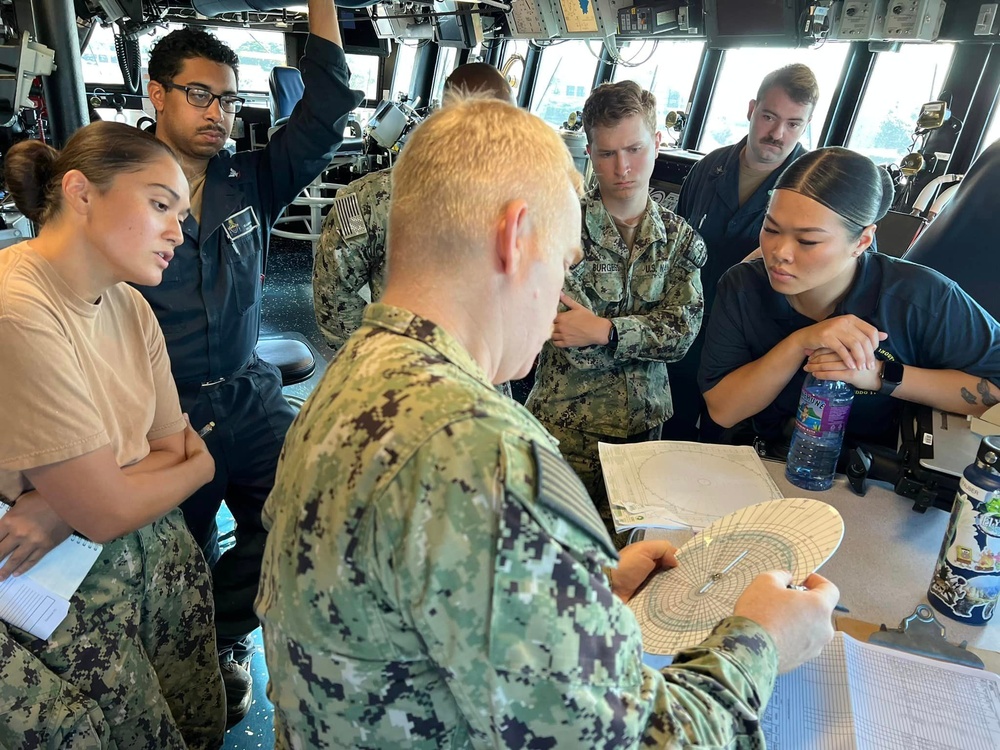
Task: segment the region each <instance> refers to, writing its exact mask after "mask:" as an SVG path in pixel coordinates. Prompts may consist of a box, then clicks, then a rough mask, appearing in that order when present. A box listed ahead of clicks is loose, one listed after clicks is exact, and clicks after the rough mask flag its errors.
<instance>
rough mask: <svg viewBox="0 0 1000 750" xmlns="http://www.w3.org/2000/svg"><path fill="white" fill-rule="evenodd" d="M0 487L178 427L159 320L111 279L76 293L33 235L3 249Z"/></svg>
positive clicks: (139, 454)
mask: <svg viewBox="0 0 1000 750" xmlns="http://www.w3.org/2000/svg"><path fill="white" fill-rule="evenodd" d="M0 352H2V355H0V394H2V396H0V398H2V399H3V403H4V406H3V410H2V411H3V417H2V425H0V495H3V496H5V497H7V498H8V499H11V500H16V499H17V497H18V496H19V495H20V494H22V493H23V492H26V491H27V490H29V489H31V488H32V487H31V483H30V482H29V481H28V480H27V478H26V477H25V476H24V473H23V472H24V470H26V469H32V468H36V467H39V466H48V465H49V464H54V463H57V462H59V461H65V460H67V459H70V458H76V457H78V456H82V455H84V454H86V453H90V452H92V451H94V450H96V449H98V448H100V447H102V446H104V445H110V446H111V448H112V450H114V453H115V457H116V458H117V460H118V465H119V466H128V465H130V464H133V463H135V462H136V461H139V460H141V459H143V458H145V457H146V456H147V455H148V454H149V441H150V440H157V439H159V438H163V437H166V436H168V435H172V434H174V433H176V432H180V431H181V430H182V429H184V420H183V417H182V415H181V408H180V403H179V401H178V398H177V389H176V387H175V386H174V381H173V378H172V376H171V374H170V360H169V359H168V357H167V349H166V345H165V344H164V341H163V334H162V333H161V331H160V326H159V324H158V323H157V321H156V318H155V317H154V315H153V311H152V310H151V309H150V307H149V304H148V303H147V302H146V300H144V299H143V298H142V296H141V295H140V294H139V293H138V292H137V291H136V290H135V289H133V288H132V287H130V286H129V285H127V284H124V283H122V284H116V285H115V286H113V287H111V288H110V289H108V290H107V291H106V292H105V293H104V295H102V297H101V298H100V299H99V300H98V301H97V302H96V303H90V302H88V301H86V300H84V299H82V298H80V297H79V296H78V295H77V294H76V293H75V292H73V290H72V289H71V288H70V287H69V286H68V285H67V284H66V283H65V282H64V281H63V279H62V277H60V276H59V274H58V273H57V272H56V271H55V269H54V268H53V267H52V266H51V265H49V263H48V261H46V260H45V259H44V258H43V257H42V256H40V255H38V254H37V253H35V252H34V251H33V250H32V249H31V246H30V244H29V243H27V242H22V243H20V244H19V245H15V246H13V247H9V248H7V249H6V250H0Z"/></svg>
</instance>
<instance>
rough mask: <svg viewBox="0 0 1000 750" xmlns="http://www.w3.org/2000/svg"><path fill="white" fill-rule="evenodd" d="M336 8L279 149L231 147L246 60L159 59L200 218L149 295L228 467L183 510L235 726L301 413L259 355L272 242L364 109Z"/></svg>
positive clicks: (214, 43) (154, 86)
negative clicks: (224, 538)
mask: <svg viewBox="0 0 1000 750" xmlns="http://www.w3.org/2000/svg"><path fill="white" fill-rule="evenodd" d="M336 14H337V10H336V7H335V5H334V3H333V1H332V0H309V30H310V34H309V37H308V39H307V41H306V46H305V54H304V55H303V57H302V59H301V61H300V63H299V67H300V69H301V71H302V80H303V83H304V84H305V92H304V94H303V96H302V101H301V102H300V103H299V104H298V106H296V108H295V110H294V112H293V113H292V116H291V117H290V118H289V120H288V122H287V123H286V125H285V126H284V127H283V128H281V129H280V130H278V131H277V132H276V133H275V134H274V136H273V137H272V139H271V142H270V143H269V144H268V145H267V147H266V148H264V149H263V150H260V151H253V152H248V153H241V154H236V155H231V154H230V153H229V152H228V151H226V150H224V149H223V146H224V145H225V143H226V140H227V139H228V138H229V135H230V132H231V131H232V128H233V120H234V118H235V115H236V113H237V112H239V110H240V108H241V106H242V105H243V99H242V98H241V97H240V96H239V95H238V86H237V72H238V66H239V59H238V58H237V56H236V54H235V53H234V52H233V51H232V50H231V49H230V48H229V47H227V46H226V45H225V44H223V43H222V42H220V41H219V40H218V39H217V38H216V37H214V36H213V35H212V34H209V33H207V32H205V31H204V30H202V29H199V28H197V27H188V28H184V29H180V30H178V31H174V32H172V33H170V34H168V35H167V36H165V37H164V38H163V39H162V40H161V41H160V42H159V43H158V44H157V45H156V47H155V48H154V49H153V51H152V54H151V55H150V60H149V79H150V80H149V100H150V102H151V103H152V105H153V107H154V108H155V110H156V115H157V118H156V136H157V137H158V138H160V139H161V140H162V141H164V142H166V143H167V144H169V145H170V147H171V148H172V149H173V150H174V152H175V153H176V154H177V157H178V159H179V160H180V163H181V166H182V167H183V169H184V173H185V175H186V176H187V178H188V182H189V184H190V187H191V215H190V216H189V217H188V218H187V219H186V220H185V222H184V226H183V231H184V243H183V244H182V245H180V246H179V247H178V248H177V249H176V254H175V255H174V258H173V259H172V260H171V262H170V266H169V268H168V269H167V270H166V271H164V273H163V282H162V283H161V284H160V286H158V287H148V288H142V289H141V291H142V293H143V294H144V296H145V297H146V298H147V299H148V300H149V302H150V304H151V305H152V307H153V310H154V311H155V312H156V316H157V318H158V319H159V321H160V325H161V327H162V328H163V334H164V337H165V338H166V342H167V349H168V352H169V354H170V361H171V366H172V370H173V375H174V380H175V381H176V382H177V390H178V393H179V395H180V399H181V405H182V406H183V408H184V411H185V412H187V413H188V414H189V416H190V419H191V423H192V424H193V425H194V426H195V427H196V428H198V429H201V428H202V427H203V426H205V425H207V424H208V423H209V422H215V427H214V429H213V430H212V432H211V433H210V434H208V435H207V436H206V438H205V440H206V443H207V444H208V448H209V450H210V451H211V453H212V456H213V457H214V458H215V467H216V468H215V479H214V480H213V481H212V482H210V483H209V484H207V485H206V486H205V487H203V488H202V489H201V490H199V491H198V492H196V493H195V494H194V495H192V496H191V498H190V499H188V500H187V501H186V502H185V503H184V505H183V506H182V509H183V511H184V516H185V519H186V520H187V523H188V526H189V528H190V529H191V532H192V534H193V535H194V537H195V539H196V540H197V541H198V543H199V544H200V545H201V546H202V549H203V550H204V552H205V556H206V558H207V559H208V562H209V565H211V566H212V567H213V585H214V589H215V607H216V629H217V634H218V641H219V660H220V665H221V667H222V674H223V678H224V679H225V682H226V696H227V699H228V702H229V719H230V723H235V722H237V721H239V720H241V719H242V718H243V717H244V716H246V713H247V711H248V710H249V708H250V703H251V702H252V686H253V682H252V679H251V677H250V674H249V672H248V671H247V667H248V665H249V661H250V655H251V654H252V646H251V642H250V640H249V637H248V634H249V633H251V632H252V631H253V630H254V629H255V628H256V627H257V618H256V616H255V615H254V612H253V601H254V597H255V596H256V593H257V582H258V579H259V577H260V561H261V555H262V553H263V549H264V541H265V538H266V532H265V530H264V528H263V526H262V525H261V519H260V512H261V508H262V506H263V504H264V500H265V499H266V498H267V495H268V493H269V492H270V490H271V486H272V485H273V483H274V471H275V467H276V465H277V461H278V454H279V452H280V451H281V446H282V443H283V441H284V437H285V432H286V431H287V429H288V426H289V425H290V424H291V421H292V417H293V412H292V410H291V408H290V407H289V406H288V404H287V403H286V402H285V400H284V398H283V397H282V393H281V375H280V373H279V372H278V370H277V368H276V367H274V366H272V365H270V364H268V363H266V362H263V361H261V360H259V359H258V358H257V357H256V355H255V354H254V347H255V346H256V344H257V335H258V332H259V328H260V314H261V292H262V286H263V280H264V270H265V259H266V254H267V247H268V239H269V237H268V235H269V232H270V229H271V226H272V224H273V223H274V221H275V219H277V218H278V216H279V214H280V213H281V211H282V210H283V209H284V208H285V206H287V205H288V204H289V203H290V202H291V201H292V200H293V199H294V198H295V196H296V195H297V194H298V193H299V192H300V191H301V190H302V189H303V188H304V187H305V186H306V185H308V184H309V183H310V182H311V181H312V180H313V179H315V177H316V176H317V175H318V174H319V173H320V172H321V171H322V170H323V169H324V168H325V167H326V166H327V165H328V164H329V162H330V159H331V157H332V155H333V152H334V151H335V150H336V148H337V146H338V145H339V144H340V142H341V140H342V139H343V132H344V127H345V124H346V116H347V114H348V113H349V112H350V111H351V110H352V109H354V108H355V107H356V106H357V105H358V103H359V102H360V101H361V99H362V96H361V94H360V92H355V91H352V90H351V89H350V87H349V85H348V81H349V80H350V73H349V71H348V69H347V64H346V61H345V58H344V53H343V50H342V49H341V38H340V30H339V28H338V26H337V15H336ZM223 499H225V501H226V505H227V506H228V507H229V510H230V511H231V512H232V514H233V517H234V518H235V519H236V544H235V546H234V547H233V548H232V549H231V550H228V551H227V552H226V554H224V555H221V556H220V551H219V544H218V529H217V527H216V523H215V515H216V513H217V511H218V510H219V506H220V504H221V502H222V500H223Z"/></svg>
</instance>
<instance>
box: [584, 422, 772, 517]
mask: <svg viewBox="0 0 1000 750" xmlns="http://www.w3.org/2000/svg"><path fill="white" fill-rule="evenodd" d="M598 450H599V451H600V456H601V468H602V470H603V473H604V483H605V485H606V487H607V490H608V500H609V502H610V504H611V515H612V516H613V518H614V521H615V528H616V529H617V530H618V531H625V530H626V529H630V528H634V527H637V526H640V527H659V528H667V529H682V528H691V529H695V530H698V529H703V528H705V527H706V526H708V525H709V524H710V523H712V522H713V521H715V520H716V519H718V518H721V517H722V516H725V515H727V514H729V513H732V512H733V511H735V510H738V509H740V508H745V507H746V506H748V505H754V504H756V503H762V502H764V501H765V500H777V499H779V498H780V497H781V491H780V490H779V489H778V486H777V485H776V484H775V483H774V480H773V479H771V475H770V474H768V473H767V469H765V468H764V464H763V463H762V462H761V460H760V456H758V455H757V452H756V451H755V450H754V449H753V448H751V447H749V446H734V445H706V444H702V443H687V442H683V441H673V440H654V441H650V442H646V443H634V444H628V445H611V444H609V443H600V444H599V445H598Z"/></svg>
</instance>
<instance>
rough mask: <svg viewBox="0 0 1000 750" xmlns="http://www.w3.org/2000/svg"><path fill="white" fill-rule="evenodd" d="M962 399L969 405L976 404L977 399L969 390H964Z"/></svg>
mask: <svg viewBox="0 0 1000 750" xmlns="http://www.w3.org/2000/svg"><path fill="white" fill-rule="evenodd" d="M962 399H963V400H964V401H965V403H967V404H974V403H976V397H975V396H974V395H972V392H971V391H970V390H969V389H968V388H962Z"/></svg>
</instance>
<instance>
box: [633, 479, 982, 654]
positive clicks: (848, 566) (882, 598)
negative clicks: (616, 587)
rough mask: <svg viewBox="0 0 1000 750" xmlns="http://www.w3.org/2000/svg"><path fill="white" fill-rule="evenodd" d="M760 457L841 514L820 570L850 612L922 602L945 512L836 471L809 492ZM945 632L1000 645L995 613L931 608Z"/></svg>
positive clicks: (785, 489)
mask: <svg viewBox="0 0 1000 750" xmlns="http://www.w3.org/2000/svg"><path fill="white" fill-rule="evenodd" d="M764 465H765V466H766V467H767V470H768V471H769V472H770V474H771V476H772V477H773V478H774V480H775V482H776V483H777V485H778V489H780V490H781V493H782V494H783V495H784V496H785V497H812V498H815V499H817V500H822V501H823V502H826V503H829V504H830V505H832V506H833V507H835V508H836V509H837V510H838V511H840V514H841V516H843V518H844V541H843V542H841V544H840V548H839V549H838V550H837V551H836V552H835V553H834V555H833V557H832V558H830V560H829V562H827V563H826V565H824V566H823V567H822V568H821V569H820V570H819V573H821V574H822V575H824V576H826V577H827V578H829V579H830V580H831V581H833V582H834V583H835V584H837V586H838V587H839V588H840V603H841V604H843V605H844V606H845V607H847V608H848V609H850V614H849V615H847V616H848V617H851V618H854V619H858V620H865V621H868V622H872V623H875V624H876V625H878V624H882V623H884V624H885V625H887V626H888V627H890V628H895V627H899V623H900V621H901V620H902V619H903V618H905V617H908V616H909V615H911V614H912V613H913V610H914V609H915V608H916V606H917V605H918V604H921V603H925V604H926V603H927V586H928V585H929V584H930V581H931V574H932V572H933V570H934V564H935V563H936V562H937V555H938V552H939V551H940V549H941V542H942V540H943V538H944V532H945V527H946V526H947V524H948V513H947V512H945V511H942V510H939V509H937V508H929V509H928V510H927V512H925V513H916V512H914V511H913V510H912V508H913V501H912V500H910V499H908V498H905V497H902V496H900V495H897V494H896V493H894V492H893V491H892V488H891V487H889V486H888V485H886V484H883V483H881V482H868V493H867V494H866V495H865V496H864V497H859V496H858V495H855V494H854V493H853V492H852V491H851V489H850V487H849V486H848V484H847V478H846V477H845V476H842V475H838V477H837V479H836V480H835V481H834V484H833V487H832V488H830V489H829V490H826V491H825V492H809V491H807V490H803V489H799V488H798V487H795V486H794V485H792V484H791V483H790V482H788V480H787V479H785V464H784V463H781V462H777V461H765V462H764ZM690 536H691V535H690V534H689V533H688V532H661V531H649V532H647V535H646V538H651V537H656V538H667V539H670V541H672V542H673V543H674V544H677V545H678V546H680V545H681V544H683V543H684V541H686V539H687V538H690ZM933 611H934V613H935V616H936V617H937V619H938V621H939V622H940V623H941V624H942V625H944V627H945V630H946V633H945V637H946V638H947V639H948V640H949V641H951V642H953V643H959V642H961V641H963V640H967V641H968V642H969V645H971V646H976V647H977V648H980V649H988V650H990V651H1000V614H998V615H997V616H996V618H995V619H994V620H993V621H992V622H990V623H989V624H987V625H986V626H981V627H973V626H970V625H963V624H961V623H959V622H957V621H956V620H952V619H951V618H948V617H945V616H944V615H943V614H941V613H939V612H937V610H933Z"/></svg>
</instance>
